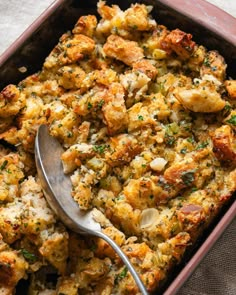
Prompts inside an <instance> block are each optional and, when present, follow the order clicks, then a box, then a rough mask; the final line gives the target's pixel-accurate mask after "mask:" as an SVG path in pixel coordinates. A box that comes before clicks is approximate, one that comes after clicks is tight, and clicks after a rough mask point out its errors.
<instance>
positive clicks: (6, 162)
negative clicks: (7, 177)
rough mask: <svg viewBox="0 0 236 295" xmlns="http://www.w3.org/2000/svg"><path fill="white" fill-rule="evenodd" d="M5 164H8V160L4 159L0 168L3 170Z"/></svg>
mask: <svg viewBox="0 0 236 295" xmlns="http://www.w3.org/2000/svg"><path fill="white" fill-rule="evenodd" d="M7 164H8V161H7V160H5V161H4V162H3V163H2V165H1V166H0V170H4V169H5V168H6V166H7Z"/></svg>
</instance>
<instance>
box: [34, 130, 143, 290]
mask: <svg viewBox="0 0 236 295" xmlns="http://www.w3.org/2000/svg"><path fill="white" fill-rule="evenodd" d="M63 151H64V150H63V148H62V146H61V144H60V143H59V141H58V140H57V139H55V138H54V137H52V136H51V135H50V134H49V131H48V127H47V126H46V125H41V126H39V129H38V132H37V135H36V141H35V160H36V167H37V172H38V176H39V179H40V181H41V185H42V188H43V191H44V194H45V197H46V199H47V201H48V203H49V206H50V207H51V208H52V210H53V211H54V212H55V214H56V215H57V216H58V217H59V218H60V219H61V221H62V222H63V223H64V224H65V225H66V226H67V227H68V228H70V229H71V230H72V231H74V232H77V233H80V234H90V235H93V236H97V237H99V238H101V239H103V240H105V241H106V242H107V243H108V244H109V245H110V246H111V247H112V248H113V249H114V250H115V251H116V253H117V254H118V255H119V257H120V258H121V259H122V261H123V262H124V264H125V265H126V267H127V268H128V270H129V271H130V273H131V275H132V276H133V278H134V280H135V282H136V284H137V286H138V288H139V290H140V291H141V293H142V294H143V295H148V292H147V291H146V289H145V286H144V284H143V282H142V281H141V279H140V277H139V275H138V274H137V272H136V270H135V269H134V267H133V265H132V264H131V262H130V261H129V259H128V257H127V256H126V255H125V254H124V253H123V251H122V250H121V248H120V247H119V246H118V245H117V244H116V243H115V242H114V241H113V240H112V239H111V238H110V237H108V236H107V235H106V234H104V233H103V232H102V229H101V226H100V224H99V223H98V222H96V221H95V220H94V217H93V210H89V211H82V210H80V208H79V205H78V203H76V202H75V201H74V199H73V198H72V196H70V192H71V189H72V184H71V180H70V176H68V175H65V174H64V172H63V167H62V163H61V161H60V158H61V154H62V153H63Z"/></svg>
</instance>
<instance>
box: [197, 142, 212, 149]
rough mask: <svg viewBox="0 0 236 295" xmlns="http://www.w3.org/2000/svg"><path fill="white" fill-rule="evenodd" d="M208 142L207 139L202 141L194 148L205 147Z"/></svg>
mask: <svg viewBox="0 0 236 295" xmlns="http://www.w3.org/2000/svg"><path fill="white" fill-rule="evenodd" d="M208 144H209V142H208V141H203V142H201V143H200V144H199V145H197V147H196V150H200V149H204V148H205V147H207V146H208Z"/></svg>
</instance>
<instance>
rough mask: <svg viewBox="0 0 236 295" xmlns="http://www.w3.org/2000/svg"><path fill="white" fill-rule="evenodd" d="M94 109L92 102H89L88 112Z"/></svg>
mask: <svg viewBox="0 0 236 295" xmlns="http://www.w3.org/2000/svg"><path fill="white" fill-rule="evenodd" d="M92 107H93V105H92V104H91V102H88V105H87V108H88V110H90V109H91V108H92Z"/></svg>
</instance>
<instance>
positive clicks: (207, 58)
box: [203, 56, 211, 67]
mask: <svg viewBox="0 0 236 295" xmlns="http://www.w3.org/2000/svg"><path fill="white" fill-rule="evenodd" d="M203 64H204V66H206V67H210V66H211V63H210V60H209V57H208V56H207V57H206V58H205V59H204V61H203Z"/></svg>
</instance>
